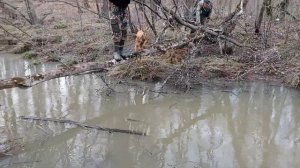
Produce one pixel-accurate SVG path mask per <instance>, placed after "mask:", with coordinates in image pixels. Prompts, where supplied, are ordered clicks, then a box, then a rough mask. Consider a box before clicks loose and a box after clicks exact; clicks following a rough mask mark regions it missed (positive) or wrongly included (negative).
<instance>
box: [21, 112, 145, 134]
mask: <svg viewBox="0 0 300 168" xmlns="http://www.w3.org/2000/svg"><path fill="white" fill-rule="evenodd" d="M19 118H20V119H21V120H33V121H44V122H55V123H61V124H71V125H75V126H77V127H81V128H86V129H96V130H100V131H107V132H109V133H112V132H117V133H124V134H132V135H140V136H146V133H144V132H139V131H133V130H124V129H115V128H105V127H100V126H92V125H87V124H84V123H80V122H77V121H73V120H64V119H54V118H38V117H31V116H28V117H25V116H20V117H19Z"/></svg>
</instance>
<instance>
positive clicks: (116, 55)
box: [113, 42, 123, 62]
mask: <svg viewBox="0 0 300 168" xmlns="http://www.w3.org/2000/svg"><path fill="white" fill-rule="evenodd" d="M113 56H114V59H115V60H116V61H117V62H119V61H121V60H122V59H123V58H122V57H121V54H120V42H115V44H114V54H113Z"/></svg>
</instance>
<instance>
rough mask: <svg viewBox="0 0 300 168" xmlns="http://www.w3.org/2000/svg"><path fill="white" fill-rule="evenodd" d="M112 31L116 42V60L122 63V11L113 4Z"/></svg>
mask: <svg viewBox="0 0 300 168" xmlns="http://www.w3.org/2000/svg"><path fill="white" fill-rule="evenodd" d="M110 22H111V29H112V33H113V42H114V54H113V55H114V59H115V60H116V61H121V60H122V57H121V55H120V42H121V40H122V31H121V10H120V8H118V7H117V6H115V5H113V4H111V18H110Z"/></svg>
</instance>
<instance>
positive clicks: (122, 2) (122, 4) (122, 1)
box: [109, 0, 130, 9]
mask: <svg viewBox="0 0 300 168" xmlns="http://www.w3.org/2000/svg"><path fill="white" fill-rule="evenodd" d="M109 1H110V2H111V3H113V4H114V5H116V6H117V7H119V8H123V9H125V8H127V7H128V5H129V3H130V0H109Z"/></svg>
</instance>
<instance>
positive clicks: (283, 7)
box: [277, 0, 290, 20]
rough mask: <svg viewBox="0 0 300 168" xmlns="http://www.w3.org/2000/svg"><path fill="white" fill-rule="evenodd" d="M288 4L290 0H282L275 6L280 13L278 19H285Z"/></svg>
mask: <svg viewBox="0 0 300 168" xmlns="http://www.w3.org/2000/svg"><path fill="white" fill-rule="evenodd" d="M289 4H290V0H283V1H282V2H280V3H279V4H278V6H277V8H279V11H280V15H279V18H280V20H284V19H285V14H286V13H287V8H288V6H289Z"/></svg>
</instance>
